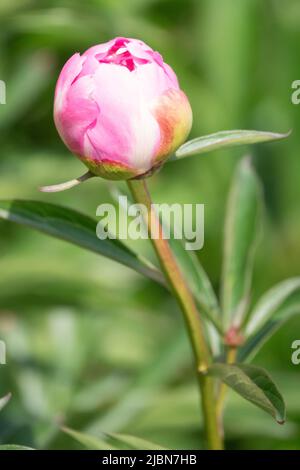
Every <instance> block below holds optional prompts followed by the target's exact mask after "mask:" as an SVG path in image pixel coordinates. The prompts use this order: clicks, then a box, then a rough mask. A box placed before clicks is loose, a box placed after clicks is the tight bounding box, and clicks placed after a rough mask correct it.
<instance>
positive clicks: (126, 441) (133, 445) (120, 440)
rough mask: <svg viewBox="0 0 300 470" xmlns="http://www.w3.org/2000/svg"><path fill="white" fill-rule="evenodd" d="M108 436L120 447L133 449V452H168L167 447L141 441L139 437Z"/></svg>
mask: <svg viewBox="0 0 300 470" xmlns="http://www.w3.org/2000/svg"><path fill="white" fill-rule="evenodd" d="M107 436H108V437H109V438H110V439H112V441H115V442H116V444H118V445H120V444H121V447H122V448H125V449H126V448H127V449H130V450H131V449H132V450H167V449H166V448H165V447H162V446H160V445H158V444H155V443H154V442H150V441H146V440H145V439H140V438H139V437H135V436H130V435H128V434H116V433H113V434H111V433H109V434H107Z"/></svg>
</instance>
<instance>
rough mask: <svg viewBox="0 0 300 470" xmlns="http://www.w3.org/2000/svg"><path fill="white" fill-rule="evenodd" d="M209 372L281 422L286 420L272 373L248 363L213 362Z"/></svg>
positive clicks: (280, 396) (282, 401)
mask: <svg viewBox="0 0 300 470" xmlns="http://www.w3.org/2000/svg"><path fill="white" fill-rule="evenodd" d="M208 374H209V375H210V376H213V377H218V378H219V379H221V380H222V381H223V382H224V383H225V384H226V385H228V387H230V388H232V389H233V390H235V391H236V392H237V393H238V394H239V395H241V396H242V397H243V398H245V399H246V400H248V401H250V402H251V403H253V404H254V405H256V406H258V407H259V408H261V409H263V410H264V411H266V412H267V413H269V414H270V415H271V416H273V418H275V419H276V421H277V422H278V423H279V424H283V423H284V420H285V403H284V400H283V398H282V395H281V394H280V392H279V390H278V389H277V387H276V385H275V384H274V382H273V380H272V379H271V377H270V375H269V374H268V373H267V372H266V371H265V370H264V369H261V368H260V367H254V366H250V365H246V364H233V365H229V364H221V363H220V364H213V365H212V366H211V367H210V368H209V370H208Z"/></svg>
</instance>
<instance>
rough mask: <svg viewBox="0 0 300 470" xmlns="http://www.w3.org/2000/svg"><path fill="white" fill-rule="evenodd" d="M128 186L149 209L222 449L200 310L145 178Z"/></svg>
mask: <svg viewBox="0 0 300 470" xmlns="http://www.w3.org/2000/svg"><path fill="white" fill-rule="evenodd" d="M127 183H128V186H129V189H130V191H131V193H132V196H133V198H134V200H135V201H136V202H137V203H138V204H143V205H144V206H145V207H146V208H147V214H146V219H147V220H146V223H147V227H148V232H149V236H150V239H151V242H152V244H153V247H154V249H155V251H156V254H157V257H158V259H159V261H160V264H161V267H162V270H163V271H164V274H165V276H166V279H167V280H168V282H169V285H170V287H171V290H172V292H173V294H174V296H175V298H176V299H177V301H178V303H179V305H180V307H181V310H182V312H183V314H184V319H185V323H186V326H187V330H188V333H189V337H190V341H191V345H192V348H193V352H194V357H195V362H196V367H197V376H198V378H199V387H200V391H201V397H202V410H203V416H204V422H205V430H206V437H207V443H208V448H209V449H222V448H223V443H222V439H221V437H220V435H219V428H218V423H217V415H216V406H215V397H214V382H213V379H211V378H209V377H207V376H206V375H205V372H206V371H207V368H208V366H209V364H210V362H211V354H210V351H209V348H208V346H207V343H206V339H205V335H204V330H203V325H202V322H201V319H200V316H199V312H198V309H197V307H196V304H195V301H194V298H193V296H192V294H191V292H190V289H189V287H188V285H187V283H186V281H185V279H184V277H183V275H182V273H181V270H180V268H179V266H178V264H177V261H176V259H175V257H174V255H173V252H172V250H171V248H170V245H169V243H168V241H167V240H166V239H164V237H163V231H162V226H161V224H160V222H159V219H158V217H157V215H156V213H155V211H154V209H153V207H152V201H151V197H150V194H149V192H148V188H147V185H146V181H145V179H143V180H130V181H127Z"/></svg>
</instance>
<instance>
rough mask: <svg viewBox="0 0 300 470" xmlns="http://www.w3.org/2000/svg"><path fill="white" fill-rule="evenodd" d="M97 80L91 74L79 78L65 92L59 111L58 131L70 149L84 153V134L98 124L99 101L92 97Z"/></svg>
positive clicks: (80, 153) (79, 153) (78, 153)
mask: <svg viewBox="0 0 300 470" xmlns="http://www.w3.org/2000/svg"><path fill="white" fill-rule="evenodd" d="M94 88H95V82H94V80H93V77H92V76H91V75H85V76H84V77H82V78H78V79H77V80H76V81H75V82H74V83H73V84H72V85H71V86H70V88H69V89H68V91H67V92H66V94H65V99H64V103H63V107H62V109H61V111H60V113H59V123H58V126H57V128H58V131H59V133H60V135H61V137H62V139H63V141H64V142H65V144H66V145H67V146H68V147H69V149H70V150H71V151H72V152H74V153H76V154H77V155H84V136H85V133H86V131H87V129H89V128H90V127H92V126H93V125H95V124H96V121H97V117H98V114H99V108H98V105H97V103H96V102H95V101H94V100H93V99H92V98H91V96H92V93H93V92H94Z"/></svg>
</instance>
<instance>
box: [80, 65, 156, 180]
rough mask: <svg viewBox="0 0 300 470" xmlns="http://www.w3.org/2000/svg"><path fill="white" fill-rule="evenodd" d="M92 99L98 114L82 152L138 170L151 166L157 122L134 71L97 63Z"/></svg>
mask: <svg viewBox="0 0 300 470" xmlns="http://www.w3.org/2000/svg"><path fill="white" fill-rule="evenodd" d="M94 79H95V84H96V86H95V91H94V94H93V98H94V100H95V101H96V102H97V103H98V105H99V109H100V114H99V115H98V119H97V123H96V125H95V126H94V127H93V128H91V129H88V130H87V132H86V138H85V155H86V156H87V157H88V158H90V159H93V160H95V161H98V162H100V161H104V160H105V161H113V162H116V163H118V164H121V165H122V164H123V165H125V166H128V167H129V168H133V169H134V170H135V172H136V174H142V173H144V172H146V171H148V170H149V169H150V168H151V162H152V159H153V156H154V155H155V154H156V150H157V148H158V145H159V141H160V131H159V126H158V124H157V122H156V120H155V119H154V116H153V115H152V113H151V112H150V110H149V108H148V106H147V102H146V101H145V99H144V96H143V93H142V92H141V88H143V83H142V84H140V83H139V82H138V81H137V80H136V78H135V75H133V74H132V73H131V72H130V71H129V70H128V69H127V68H126V67H120V66H118V65H115V64H100V65H99V67H98V69H97V72H96V73H95V75H94Z"/></svg>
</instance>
